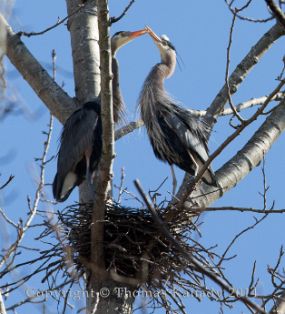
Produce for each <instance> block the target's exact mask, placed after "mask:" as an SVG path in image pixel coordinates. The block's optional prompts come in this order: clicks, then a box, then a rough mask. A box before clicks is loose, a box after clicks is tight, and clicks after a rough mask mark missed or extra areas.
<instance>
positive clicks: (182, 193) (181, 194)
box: [174, 79, 285, 207]
mask: <svg viewBox="0 0 285 314" xmlns="http://www.w3.org/2000/svg"><path fill="white" fill-rule="evenodd" d="M284 84H285V79H284V80H282V81H281V82H280V83H279V84H278V86H277V87H276V88H275V89H274V90H273V92H272V93H271V94H270V95H269V96H268V98H267V100H266V101H265V102H264V103H263V105H262V106H261V107H260V108H259V109H258V110H257V111H256V112H255V113H254V114H253V115H252V117H251V118H249V119H247V120H245V121H243V123H242V124H241V125H240V126H239V127H238V128H237V129H236V130H235V132H234V133H232V134H231V135H230V136H229V137H228V138H227V139H226V140H225V141H224V142H223V143H222V144H221V145H220V146H219V147H218V148H217V149H216V150H215V151H214V152H213V153H212V154H211V156H210V157H209V159H208V160H207V161H206V162H205V164H204V165H203V167H201V169H199V172H198V174H197V175H196V177H195V179H194V180H193V181H192V182H191V183H189V182H188V183H187V182H185V180H184V184H182V186H181V187H180V189H179V191H178V193H177V195H176V196H175V199H174V203H176V202H177V200H178V203H177V204H176V207H177V206H178V207H181V206H182V207H183V206H184V202H185V200H186V199H187V198H188V196H189V195H190V194H191V192H192V191H193V189H194V188H195V186H196V184H197V182H198V181H199V180H200V179H201V178H202V176H203V174H204V172H205V171H206V169H207V168H208V167H209V165H210V163H211V162H212V161H213V160H214V159H215V158H216V157H217V156H218V155H219V154H220V153H221V152H222V151H223V150H224V149H225V147H227V146H228V145H229V144H230V143H231V142H232V141H233V140H234V139H235V138H236V137H238V136H239V134H240V133H241V132H242V131H243V130H244V129H245V128H246V127H247V126H248V125H250V124H251V123H252V122H253V121H255V120H256V119H257V118H258V116H259V115H261V114H262V113H263V111H264V109H265V108H266V106H267V105H268V104H269V103H270V101H271V100H272V98H273V97H274V96H275V95H276V94H277V93H278V92H279V91H280V89H281V88H282V86H283V85H284ZM185 179H186V178H185ZM219 184H220V182H219ZM216 190H217V191H219V189H217V188H216Z"/></svg>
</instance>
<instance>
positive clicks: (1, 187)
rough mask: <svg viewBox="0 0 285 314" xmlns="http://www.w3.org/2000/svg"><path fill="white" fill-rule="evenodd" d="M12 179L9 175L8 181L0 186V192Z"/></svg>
mask: <svg viewBox="0 0 285 314" xmlns="http://www.w3.org/2000/svg"><path fill="white" fill-rule="evenodd" d="M14 178H15V177H14V176H12V175H10V177H9V178H8V180H7V181H6V182H5V183H4V184H3V185H2V186H0V190H3V189H4V188H5V187H6V186H7V185H8V184H9V183H10V182H11V181H12V180H13V179H14Z"/></svg>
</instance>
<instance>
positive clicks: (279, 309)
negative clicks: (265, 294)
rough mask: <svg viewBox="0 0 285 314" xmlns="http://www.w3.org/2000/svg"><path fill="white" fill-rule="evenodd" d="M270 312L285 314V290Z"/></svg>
mask: <svg viewBox="0 0 285 314" xmlns="http://www.w3.org/2000/svg"><path fill="white" fill-rule="evenodd" d="M276 301H277V302H276V304H275V305H274V306H273V307H272V309H271V310H270V312H269V314H285V291H284V292H283V293H282V294H281V296H279V297H278V298H277V300H276Z"/></svg>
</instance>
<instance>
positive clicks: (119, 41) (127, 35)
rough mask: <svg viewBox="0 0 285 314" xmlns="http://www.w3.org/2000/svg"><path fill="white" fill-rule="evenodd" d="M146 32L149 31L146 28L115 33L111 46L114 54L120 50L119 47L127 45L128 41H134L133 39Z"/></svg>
mask: <svg viewBox="0 0 285 314" xmlns="http://www.w3.org/2000/svg"><path fill="white" fill-rule="evenodd" d="M145 33H147V30H146V29H142V30H138V31H135V32H128V31H121V32H117V33H115V34H114V35H113V36H112V39H111V47H112V53H113V55H115V53H116V52H117V51H118V49H119V48H121V47H122V46H124V45H126V44H127V43H128V42H130V41H132V40H133V39H135V38H137V37H139V36H141V35H144V34H145Z"/></svg>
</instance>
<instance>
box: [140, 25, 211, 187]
mask: <svg viewBox="0 0 285 314" xmlns="http://www.w3.org/2000/svg"><path fill="white" fill-rule="evenodd" d="M147 30H148V33H149V35H150V36H151V37H152V39H153V40H154V42H155V44H156V45H157V47H158V49H159V51H160V56H161V62H160V63H158V64H156V65H155V66H154V67H153V68H152V70H151V71H150V73H149V75H148V76H147V78H146V80H145V82H144V85H143V88H142V91H141V94H140V98H139V106H140V111H141V117H142V120H143V121H144V124H145V126H146V129H147V133H148V136H149V139H150V142H151V145H152V148H153V151H154V154H155V156H156V157H157V158H158V159H160V160H162V161H164V162H168V164H170V165H171V166H172V165H173V164H174V165H176V166H178V167H179V168H181V169H182V170H184V171H186V172H188V173H189V174H191V175H193V176H196V175H197V173H198V171H199V169H201V167H202V166H203V164H204V163H205V161H206V160H207V159H208V157H209V155H208V146H207V137H208V132H209V128H208V126H207V124H206V123H205V121H203V120H202V119H198V118H197V117H195V116H193V115H192V114H191V113H190V111H188V110H186V109H184V108H182V107H180V106H179V105H178V104H177V102H175V101H174V100H173V99H171V97H170V96H169V95H168V94H167V92H166V91H165V89H164V80H165V79H166V78H169V77H170V76H171V75H172V74H173V72H174V70H175V66H176V51H175V48H174V46H173V45H172V44H171V42H170V41H169V39H168V37H167V36H166V35H162V36H161V37H159V36H157V35H156V34H155V33H154V32H153V31H152V30H151V29H150V28H149V27H147ZM202 180H203V181H204V182H205V183H207V184H210V185H216V180H215V176H214V174H213V172H212V170H211V168H210V167H209V168H208V169H207V170H206V171H205V172H204V174H203V177H202Z"/></svg>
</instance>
